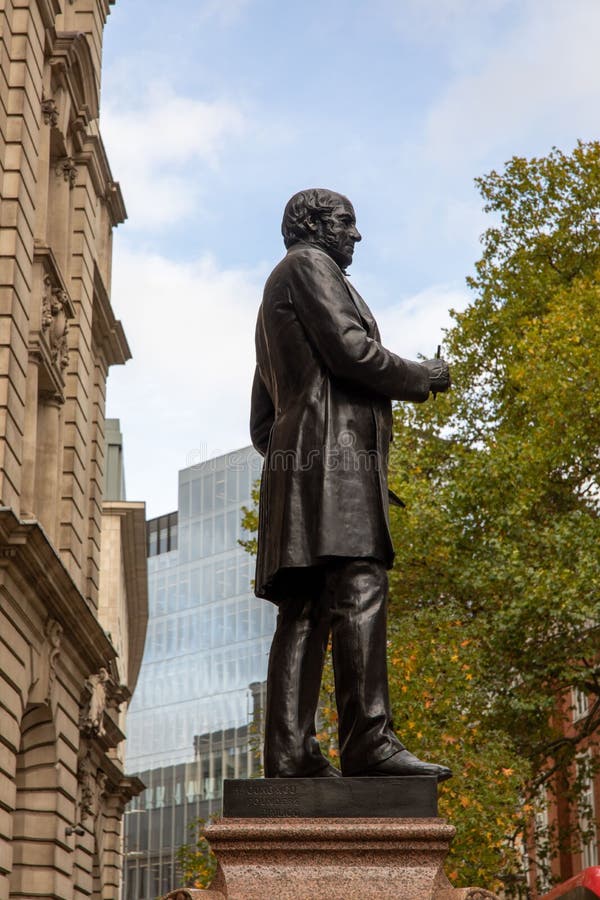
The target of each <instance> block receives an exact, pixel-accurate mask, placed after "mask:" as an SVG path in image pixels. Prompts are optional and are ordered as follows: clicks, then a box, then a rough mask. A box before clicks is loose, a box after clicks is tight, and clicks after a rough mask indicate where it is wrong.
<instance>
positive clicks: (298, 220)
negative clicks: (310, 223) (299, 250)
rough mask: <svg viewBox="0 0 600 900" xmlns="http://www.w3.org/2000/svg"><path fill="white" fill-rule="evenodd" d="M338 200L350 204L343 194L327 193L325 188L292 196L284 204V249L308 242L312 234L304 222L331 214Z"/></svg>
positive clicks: (282, 223) (310, 189)
mask: <svg viewBox="0 0 600 900" xmlns="http://www.w3.org/2000/svg"><path fill="white" fill-rule="evenodd" d="M340 200H344V201H346V202H347V203H350V201H349V200H348V198H347V197H344V195H343V194H338V193H337V192H336V191H329V190H327V188H308V189H307V190H305V191H298V193H297V194H294V196H293V197H291V198H290V199H289V200H288V202H287V204H286V207H285V210H284V212H283V220H282V222H281V233H282V235H283V242H284V244H285V246H286V248H288V249H289V248H290V247H291V246H292V245H293V244H297V243H298V241H305V240H310V238H311V236H312V232H311V231H310V229H309V228H307V226H306V220H307V219H310V218H313V217H315V216H316V217H318V218H322V217H323V214H324V213H325V214H326V213H328V212H331V210H332V209H333V208H334V207H335V206H337V205H338V204H339V202H340Z"/></svg>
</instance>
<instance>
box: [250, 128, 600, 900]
mask: <svg viewBox="0 0 600 900" xmlns="http://www.w3.org/2000/svg"><path fill="white" fill-rule="evenodd" d="M477 183H478V186H479V189H480V191H481V194H482V196H483V198H484V201H485V209H486V211H487V212H489V213H491V214H492V216H493V224H492V225H491V227H490V228H488V230H487V231H486V232H485V234H484V235H483V237H482V244H483V253H482V257H481V259H480V260H479V262H478V263H477V264H476V267H475V274H474V275H473V276H472V277H471V278H469V279H468V283H469V285H470V287H471V288H472V290H473V292H474V299H473V302H472V303H471V304H470V306H469V307H468V308H467V309H466V310H465V311H464V312H462V313H455V314H454V320H455V324H454V325H453V327H452V328H451V329H450V330H449V331H448V333H447V336H446V345H445V351H444V356H445V357H446V358H447V359H448V360H449V362H450V364H451V368H452V374H453V380H454V386H453V390H452V392H451V393H450V394H447V395H444V396H443V397H440V398H439V399H438V400H437V402H436V403H431V402H429V403H427V404H423V405H419V406H413V405H410V404H399V405H398V406H397V407H396V409H395V412H394V415H395V441H394V444H393V446H392V451H391V458H390V480H391V486H392V487H393V488H394V490H395V491H396V492H397V493H399V495H400V496H401V497H402V498H403V500H404V501H405V503H406V508H405V509H403V510H398V511H394V512H393V513H392V531H393V537H394V545H395V548H396V562H395V566H394V569H393V571H392V573H391V579H390V631H389V661H390V691H391V699H392V705H393V710H394V716H395V724H396V727H397V729H398V731H399V733H400V734H401V735H402V736H403V737H404V738H405V740H406V742H407V743H408V744H409V746H410V747H411V748H413V749H414V750H415V751H416V752H418V753H419V754H422V755H423V756H424V757H426V758H427V757H429V758H431V759H432V760H434V761H440V762H445V763H448V764H449V765H451V767H452V768H453V769H454V772H455V777H454V778H453V780H452V781H450V782H448V784H447V785H444V786H443V787H442V789H441V808H442V810H443V812H444V813H445V814H447V815H448V816H449V818H450V819H451V820H452V821H453V822H454V823H455V824H456V826H457V829H458V834H457V838H456V840H455V842H454V844H453V848H452V851H451V855H450V857H449V866H448V870H449V874H450V876H451V878H452V880H453V881H454V883H455V884H456V885H458V886H462V885H467V884H472V883H480V884H484V885H485V886H488V887H490V888H494V887H497V886H498V885H499V884H500V883H502V882H503V883H504V885H505V889H506V891H507V893H508V894H511V893H516V892H517V887H515V885H517V886H518V884H519V877H520V875H521V873H522V862H521V851H522V848H521V846H520V840H521V838H522V836H523V835H524V834H525V833H526V831H527V828H528V823H529V822H530V821H531V818H532V813H533V812H534V809H535V804H536V802H537V798H538V797H539V788H540V786H545V785H548V786H550V787H551V788H556V786H557V785H559V786H560V788H561V790H562V791H566V790H567V787H566V786H568V791H570V794H571V797H572V798H573V799H575V798H576V797H577V794H578V792H579V791H580V788H581V779H580V778H577V777H573V776H574V773H576V772H577V771H581V765H582V760H583V757H584V751H585V750H586V749H587V748H588V746H589V744H590V742H592V743H593V741H594V739H595V736H597V733H598V726H599V724H600V658H599V654H598V647H599V634H598V631H599V620H600V599H599V598H600V591H599V582H600V549H599V548H600V521H599V512H600V491H599V469H600V314H599V312H598V309H599V302H600V228H599V224H598V219H597V216H598V213H599V211H600V143H598V142H592V143H587V144H584V143H579V144H578V145H577V147H576V148H575V149H574V150H573V152H572V153H571V154H564V153H562V152H561V151H559V150H553V151H552V152H551V153H550V154H549V155H548V156H547V157H545V158H541V159H530V160H527V159H522V158H519V157H515V158H513V159H512V160H510V161H509V162H508V163H507V164H506V166H505V168H504V171H503V172H502V173H498V172H492V173H491V174H489V175H488V176H486V177H484V178H481V179H478V180H477ZM245 521H246V525H247V526H249V527H252V526H253V525H256V520H255V518H254V517H253V515H252V513H251V511H249V513H248V515H247V516H246V520H245ZM572 687H576V688H579V689H580V690H583V691H585V692H586V693H587V694H588V695H589V697H590V705H589V709H588V714H587V715H584V716H582V717H581V718H580V719H578V721H577V722H576V723H574V724H573V726H572V727H570V728H569V729H566V728H565V724H566V720H567V718H568V717H569V705H570V703H569V701H568V700H567V701H566V702H564V698H567V697H569V696H570V694H569V691H570V689H571V688H572ZM329 690H330V688H329ZM324 709H325V711H326V712H325V716H324V729H323V733H324V736H327V737H328V740H329V741H330V743H331V734H332V732H333V728H334V724H335V715H334V712H333V709H332V704H331V702H329V701H328V699H327V698H325V704H324ZM412 735H414V739H413V738H412ZM332 751H333V753H335V747H332ZM586 758H587V757H586ZM571 824H572V823H569V828H568V829H567V831H565V832H564V833H560V832H556V833H549V834H547V835H545V839H546V845H547V846H546V856H547V857H548V858H549V857H550V856H551V855H552V854H553V853H554V852H556V850H557V848H558V846H559V844H561V842H562V843H564V842H565V841H569V842H570V844H571V845H574V844H576V843H577V840H578V839H579V836H578V835H577V832H576V829H573V828H572V827H571ZM542 861H543V860H542Z"/></svg>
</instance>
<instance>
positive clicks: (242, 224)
mask: <svg viewBox="0 0 600 900" xmlns="http://www.w3.org/2000/svg"><path fill="white" fill-rule="evenodd" d="M599 33H600V4H599V3H598V2H597V0H320V2H314V0H304V2H303V3H302V4H299V3H292V2H289V0H287V2H286V0H178V2H177V3H164V2H158V0H117V3H116V5H115V6H114V7H112V13H111V15H110V17H109V19H108V24H107V28H106V32H105V56H104V81H103V91H102V112H101V130H102V134H103V137H104V140H105V143H106V146H107V150H108V153H109V158H110V161H111V165H112V169H113V174H114V176H115V178H116V179H117V180H118V181H120V183H121V187H122V190H123V193H124V196H125V202H126V205H127V209H128V213H129V219H128V221H127V223H126V224H125V225H123V226H120V227H119V229H118V230H117V232H116V235H115V243H114V267H113V291H112V297H113V306H114V307H115V311H116V313H117V315H118V316H119V317H120V318H121V319H122V320H123V323H124V325H125V328H126V332H127V336H128V339H129V342H130V345H131V348H132V351H133V354H134V359H133V360H132V361H131V362H129V363H128V364H127V366H126V367H125V368H124V369H118V370H117V369H114V370H113V371H112V373H111V375H110V378H109V392H108V414H109V415H113V416H118V417H120V418H121V423H122V427H123V431H124V434H125V461H126V479H127V488H128V497H129V498H130V499H145V500H146V501H147V502H148V512H149V515H151V516H153V515H158V514H160V513H162V512H168V511H170V510H171V509H175V508H176V506H177V496H176V486H177V471H178V469H180V468H183V467H184V466H187V465H191V464H193V463H194V462H197V461H201V460H202V459H205V458H208V457H209V456H211V455H214V454H217V453H219V452H223V451H226V450H230V449H235V448H236V447H239V446H242V445H244V444H245V443H247V442H248V435H247V417H248V394H249V383H250V380H251V375H252V367H253V329H254V319H255V316H256V310H257V307H258V304H259V302H260V295H261V291H262V284H263V282H264V279H265V277H266V275H267V274H268V272H269V271H270V269H271V268H272V266H273V265H274V264H275V263H276V262H277V260H278V259H279V258H280V256H281V255H282V252H283V247H282V243H281V236H280V232H279V228H280V222H281V213H282V210H283V206H284V204H285V202H286V200H287V199H288V197H289V196H290V195H291V194H292V193H294V191H296V190H298V189H300V188H303V187H310V186H324V187H331V188H333V189H335V190H339V191H340V192H342V193H345V194H347V195H348V196H349V197H350V199H351V200H352V201H353V203H354V205H355V209H356V213H357V219H358V226H359V228H360V230H361V232H362V234H363V241H362V243H361V244H360V245H359V246H358V247H357V250H356V254H355V263H354V265H353V267H352V270H351V273H352V279H353V282H354V284H355V285H356V287H357V288H358V289H359V291H360V292H361V293H362V295H363V296H364V298H365V299H366V300H367V302H368V303H369V304H370V306H371V307H372V309H373V311H374V312H375V314H376V316H377V319H378V321H379V323H380V326H381V330H382V335H383V341H384V343H385V344H386V345H387V346H389V347H390V348H391V349H393V350H395V351H396V352H397V353H399V354H400V355H402V356H406V357H409V358H410V357H412V358H414V357H415V356H416V355H417V354H418V353H419V352H422V353H425V354H429V353H431V352H432V351H433V350H434V348H435V346H436V345H437V343H438V342H439V341H440V339H441V336H442V328H443V327H444V326H446V325H447V324H448V323H449V316H448V309H449V307H454V308H461V307H464V305H465V304H466V303H467V302H468V293H467V291H466V289H465V286H464V279H465V277H466V275H468V274H469V273H470V271H471V270H472V266H473V263H474V261H475V260H476V259H477V257H478V255H479V243H478V238H479V235H480V234H481V232H482V231H483V230H484V228H485V227H486V218H485V216H484V214H483V212H482V210H481V202H480V198H479V196H478V194H477V191H476V188H475V186H474V183H473V179H474V178H475V177H476V176H478V175H481V174H483V173H485V172H487V171H489V170H490V169H492V168H494V167H496V168H498V167H500V166H502V163H503V161H505V160H506V159H508V158H509V157H510V156H512V155H513V154H519V155H528V156H529V155H534V154H537V155H541V154H545V153H547V152H548V151H549V150H550V148H551V147H552V146H553V145H557V146H559V147H561V148H562V149H565V150H569V149H570V148H572V146H573V145H574V144H575V142H576V140H577V139H578V138H582V139H584V140H589V139H594V138H596V137H597V136H598V124H597V123H598V108H599V101H600V54H599V53H598V51H597V36H598V34H599Z"/></svg>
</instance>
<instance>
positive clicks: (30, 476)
mask: <svg viewBox="0 0 600 900" xmlns="http://www.w3.org/2000/svg"><path fill="white" fill-rule="evenodd" d="M39 365H40V357H39V353H37V352H36V351H33V350H32V351H30V352H29V360H28V364H27V382H26V387H25V421H24V425H23V486H22V489H21V515H22V516H24V517H27V516H34V515H35V508H36V504H35V457H36V446H37V430H38V382H39Z"/></svg>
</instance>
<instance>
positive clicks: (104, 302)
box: [92, 263, 131, 366]
mask: <svg viewBox="0 0 600 900" xmlns="http://www.w3.org/2000/svg"><path fill="white" fill-rule="evenodd" d="M92 336H93V339H94V343H95V345H96V347H97V348H98V350H100V351H102V352H103V354H104V357H105V360H106V365H107V366H115V365H123V364H124V363H126V362H127V360H128V359H131V350H130V349H129V344H128V343H127V338H126V337H125V332H124V331H123V326H122V325H121V322H120V321H119V320H118V319H116V318H115V314H114V312H113V309H112V306H111V304H110V298H109V296H108V292H107V290H106V287H105V285H104V281H103V279H102V275H101V274H100V269H99V268H98V266H97V265H96V263H94V309H93V315H92Z"/></svg>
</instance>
